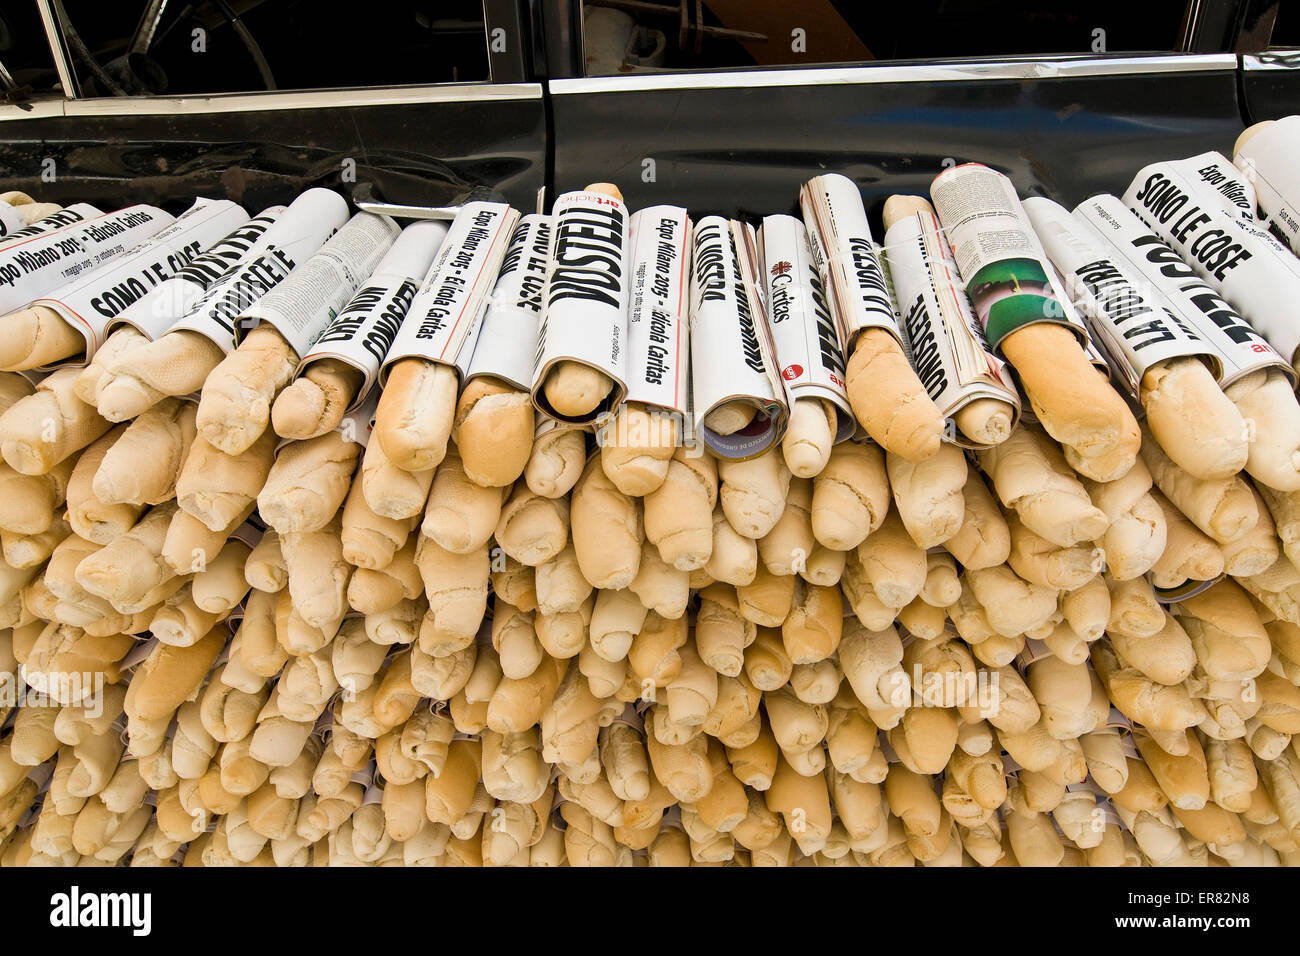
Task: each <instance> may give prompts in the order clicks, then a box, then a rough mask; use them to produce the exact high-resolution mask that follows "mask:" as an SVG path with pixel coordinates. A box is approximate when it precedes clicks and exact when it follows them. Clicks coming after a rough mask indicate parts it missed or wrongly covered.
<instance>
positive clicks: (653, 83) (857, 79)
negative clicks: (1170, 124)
mask: <svg viewBox="0 0 1300 956" xmlns="http://www.w3.org/2000/svg"><path fill="white" fill-rule="evenodd" d="M1236 66H1237V57H1236V56H1235V55H1234V54H1232V53H1200V54H1192V55H1183V54H1161V55H1155V56H1118V57H1079V56H1062V57H1046V58H1040V59H1030V58H1026V59H1000V60H950V61H944V62H939V63H881V64H875V65H870V66H851V67H845V66H829V67H789V68H786V69H770V68H762V69H753V70H746V69H741V70H729V71H723V72H699V73H629V74H624V75H621V76H590V77H581V78H577V79H569V80H552V81H551V84H550V89H551V92H552V93H555V94H561V95H566V94H568V95H572V94H586V93H627V92H633V91H640V90H682V89H724V88H742V89H744V88H756V87H767V86H826V85H832V84H835V85H860V84H868V83H919V82H934V81H963V80H1034V79H1050V78H1053V77H1076V76H1111V75H1124V74H1135V73H1190V72H1197V71H1205V70H1235V69H1236Z"/></svg>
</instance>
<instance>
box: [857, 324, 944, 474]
mask: <svg viewBox="0 0 1300 956" xmlns="http://www.w3.org/2000/svg"><path fill="white" fill-rule="evenodd" d="M845 378H846V382H847V388H848V395H849V403H850V404H851V405H852V407H853V414H854V416H855V417H856V418H857V419H858V421H859V422H861V423H862V427H863V428H865V429H866V430H867V434H868V435H870V436H871V437H872V438H873V439H875V440H876V442H878V443H879V444H880V445H881V446H882V447H883V448H885V449H886V450H888V451H892V452H893V453H894V454H896V455H899V456H901V457H902V458H905V459H907V460H908V461H924V460H925V459H927V458H929V457H931V456H932V455H935V454H937V453H938V451H939V444H940V439H941V438H942V437H943V426H944V420H943V416H942V415H941V414H939V409H938V407H936V406H935V404H934V402H933V401H932V400H931V399H930V396H929V395H928V394H927V393H926V391H925V387H924V386H923V385H922V384H921V381H920V379H918V378H917V377H916V372H915V371H913V370H912V366H911V365H910V364H908V361H907V356H906V355H904V354H903V349H902V346H900V345H899V344H898V340H897V339H895V338H894V336H893V335H892V334H891V333H890V332H889V331H888V330H887V329H880V328H869V329H865V330H863V332H862V333H861V334H859V335H858V339H857V342H855V343H854V344H853V347H852V351H851V353H850V355H849V362H848V369H847V373H846V376H845ZM882 396H888V398H887V400H882Z"/></svg>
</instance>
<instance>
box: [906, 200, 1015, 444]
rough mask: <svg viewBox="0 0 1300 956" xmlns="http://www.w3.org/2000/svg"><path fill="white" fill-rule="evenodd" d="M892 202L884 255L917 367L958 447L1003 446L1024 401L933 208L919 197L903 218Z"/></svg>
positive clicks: (912, 356) (908, 343)
mask: <svg viewBox="0 0 1300 956" xmlns="http://www.w3.org/2000/svg"><path fill="white" fill-rule="evenodd" d="M892 202H894V200H892V199H891V200H890V201H889V202H888V203H886V219H887V220H891V221H890V222H889V224H888V227H887V229H886V231H885V246H884V251H885V258H886V261H887V262H888V265H889V275H890V278H891V280H892V281H893V284H894V291H895V292H896V294H897V296H898V307H899V312H900V314H901V315H902V318H903V328H904V330H905V331H906V334H907V347H908V355H909V357H910V358H911V360H912V367H913V368H915V369H916V372H917V375H918V377H919V378H920V379H921V383H922V384H923V385H924V386H925V389H926V391H927V392H928V393H929V395H930V398H931V399H933V400H934V403H935V404H936V405H937V406H938V407H939V411H940V412H942V413H943V416H944V418H945V419H947V420H948V421H949V422H951V427H950V428H949V434H950V437H951V438H952V440H953V441H954V442H955V443H956V444H958V445H961V446H962V447H964V448H985V447H988V446H990V445H995V444H998V443H999V442H1001V441H1003V440H1005V438H1006V437H1007V436H1008V435H1010V433H1011V429H1012V428H1014V427H1015V425H1016V422H1017V421H1019V419H1020V396H1019V393H1018V392H1017V391H1016V387H1015V383H1014V382H1013V381H1012V379H1011V373H1010V370H1009V369H1008V368H1007V365H1006V363H1005V362H1004V361H1002V359H1000V358H998V357H997V356H996V355H994V354H993V352H992V350H991V349H990V348H989V347H988V342H987V341H986V340H985V338H984V331H983V329H981V328H980V325H979V320H978V319H977V318H976V317H975V311H974V309H973V308H972V307H971V304H970V299H968V298H967V296H966V292H965V290H964V289H963V287H962V283H961V277H960V275H959V274H958V272H957V264H956V263H955V262H954V261H953V258H952V251H951V250H950V249H949V247H948V242H947V240H946V239H945V238H944V235H943V230H942V228H941V227H940V226H939V219H938V217H937V216H936V215H935V214H934V211H933V209H931V208H930V206H929V203H925V202H924V200H919V201H917V200H913V202H912V203H911V205H912V206H918V204H919V203H924V205H923V206H919V207H918V208H917V210H916V211H915V212H913V213H911V214H909V215H903V216H901V217H899V218H897V219H895V218H894V217H893V216H891V215H890V213H891V212H892V209H890V208H889V207H890V203H892ZM981 411H983V414H980V412H981Z"/></svg>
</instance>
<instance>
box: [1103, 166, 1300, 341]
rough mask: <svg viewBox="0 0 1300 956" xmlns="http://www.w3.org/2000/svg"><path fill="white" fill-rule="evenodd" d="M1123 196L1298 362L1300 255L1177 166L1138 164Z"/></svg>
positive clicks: (1159, 233) (1156, 230)
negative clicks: (1231, 208) (1144, 165)
mask: <svg viewBox="0 0 1300 956" xmlns="http://www.w3.org/2000/svg"><path fill="white" fill-rule="evenodd" d="M1123 199H1124V201H1125V202H1126V203H1128V204H1129V207H1130V208H1131V209H1132V210H1133V211H1134V212H1136V213H1137V214H1138V216H1139V217H1140V218H1141V219H1142V221H1143V222H1145V223H1146V224H1147V225H1148V226H1150V227H1151V230H1152V231H1153V232H1155V233H1156V234H1157V235H1158V236H1160V238H1162V239H1164V240H1165V242H1167V243H1169V245H1170V246H1172V247H1173V248H1174V249H1175V250H1177V252H1178V254H1179V255H1181V256H1182V257H1183V259H1185V260H1186V261H1187V264H1188V265H1190V266H1191V267H1192V268H1193V269H1195V270H1196V272H1197V273H1198V274H1199V275H1200V276H1201V278H1202V279H1204V280H1205V281H1206V283H1207V284H1208V285H1209V286H1210V287H1211V288H1213V289H1215V290H1216V291H1218V292H1219V294H1221V295H1222V296H1223V297H1224V298H1226V299H1227V300H1228V301H1229V302H1231V303H1232V304H1233V305H1234V306H1235V307H1236V308H1237V310H1238V311H1240V312H1241V314H1242V315H1244V316H1245V317H1246V319H1247V321H1249V322H1250V324H1251V325H1253V326H1254V327H1255V328H1256V329H1258V330H1259V331H1260V333H1261V334H1263V336H1264V338H1266V339H1268V341H1269V342H1270V343H1271V344H1272V345H1273V347H1274V348H1276V349H1277V350H1278V351H1279V352H1280V353H1282V355H1283V356H1284V357H1285V358H1286V359H1287V361H1289V362H1291V363H1292V365H1294V364H1295V362H1296V360H1297V359H1300V354H1298V353H1300V322H1297V321H1296V320H1295V317H1294V315H1293V309H1294V306H1295V303H1296V302H1297V301H1300V260H1298V259H1297V258H1296V257H1295V256H1294V255H1293V254H1292V253H1291V250H1289V249H1288V248H1287V247H1286V246H1284V245H1282V244H1281V243H1280V242H1278V241H1277V240H1276V239H1275V238H1273V236H1272V235H1271V234H1270V233H1269V232H1268V231H1267V230H1266V229H1264V228H1262V227H1261V226H1259V225H1258V224H1256V223H1253V222H1247V221H1245V220H1244V219H1242V218H1240V217H1239V216H1237V215H1236V214H1234V213H1233V212H1231V211H1229V209H1228V208H1227V207H1226V206H1225V204H1224V202H1223V201H1222V199H1221V197H1220V195H1219V194H1218V193H1217V192H1214V191H1212V190H1211V189H1209V188H1208V187H1207V186H1206V185H1205V184H1204V183H1203V182H1199V181H1196V180H1193V179H1192V178H1191V177H1189V176H1187V175H1186V173H1185V170H1183V169H1182V168H1180V167H1179V166H1178V165H1177V164H1174V163H1153V164H1151V165H1150V166H1146V167H1144V168H1143V169H1141V170H1140V171H1139V172H1138V174H1137V176H1136V177H1134V179H1133V182H1132V183H1130V184H1129V187H1128V189H1127V190H1126V191H1125V193H1124V196H1123Z"/></svg>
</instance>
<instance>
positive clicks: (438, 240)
mask: <svg viewBox="0 0 1300 956" xmlns="http://www.w3.org/2000/svg"><path fill="white" fill-rule="evenodd" d="M447 230H448V227H447V224H446V223H443V222H437V221H433V220H429V221H424V222H415V223H412V224H411V225H409V226H407V227H406V228H405V229H403V230H402V231H401V234H400V235H398V236H397V237H396V239H395V240H394V241H393V244H392V245H391V246H390V247H389V248H388V250H387V252H385V253H384V256H383V258H382V259H381V260H380V261H379V263H378V264H377V265H376V266H375V267H374V271H373V272H371V273H370V274H369V276H368V277H366V278H365V279H364V280H363V281H362V283H361V285H360V287H359V288H357V289H356V291H355V293H354V294H353V295H352V297H351V299H349V300H348V302H347V303H346V304H345V305H344V306H343V307H342V308H341V309H340V310H338V312H337V314H335V316H334V317H333V318H332V319H331V320H330V321H329V323H328V324H327V325H326V326H325V328H324V330H322V331H321V333H320V335H319V336H318V337H317V338H316V340H315V341H314V342H313V343H312V344H311V347H310V348H309V349H308V350H307V352H306V354H305V355H303V357H302V360H301V361H300V362H299V363H298V369H297V372H296V374H297V375H299V376H301V375H302V374H303V373H304V372H305V371H306V370H307V368H309V367H310V366H311V365H313V364H315V363H316V362H319V361H321V360H322V359H326V358H329V359H334V360H336V361H339V362H342V363H343V364H345V365H347V366H349V367H351V368H353V369H356V370H357V371H358V372H360V373H361V375H362V376H363V381H362V384H361V386H360V387H359V388H358V389H357V392H356V394H355V395H354V396H353V398H352V401H351V402H350V403H349V405H348V408H349V410H350V409H354V408H356V407H358V406H359V405H360V404H361V403H362V402H364V401H365V399H366V397H367V395H369V393H370V389H371V387H372V386H373V384H374V383H375V381H376V380H377V379H378V377H379V367H380V365H382V364H383V361H384V358H385V357H386V356H387V354H388V349H389V347H390V346H391V345H392V343H393V340H394V339H395V338H396V337H397V332H398V329H400V328H401V325H402V321H403V320H404V319H405V318H406V314H407V312H408V311H409V310H410V308H411V304H412V302H413V300H414V299H415V294H416V292H417V291H418V290H419V288H420V283H421V282H422V281H423V279H424V277H425V275H426V274H427V273H428V271H429V267H430V266H431V265H432V264H433V260H434V257H435V256H436V255H437V253H438V250H439V249H440V248H441V247H442V243H443V240H444V239H446V237H447Z"/></svg>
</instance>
